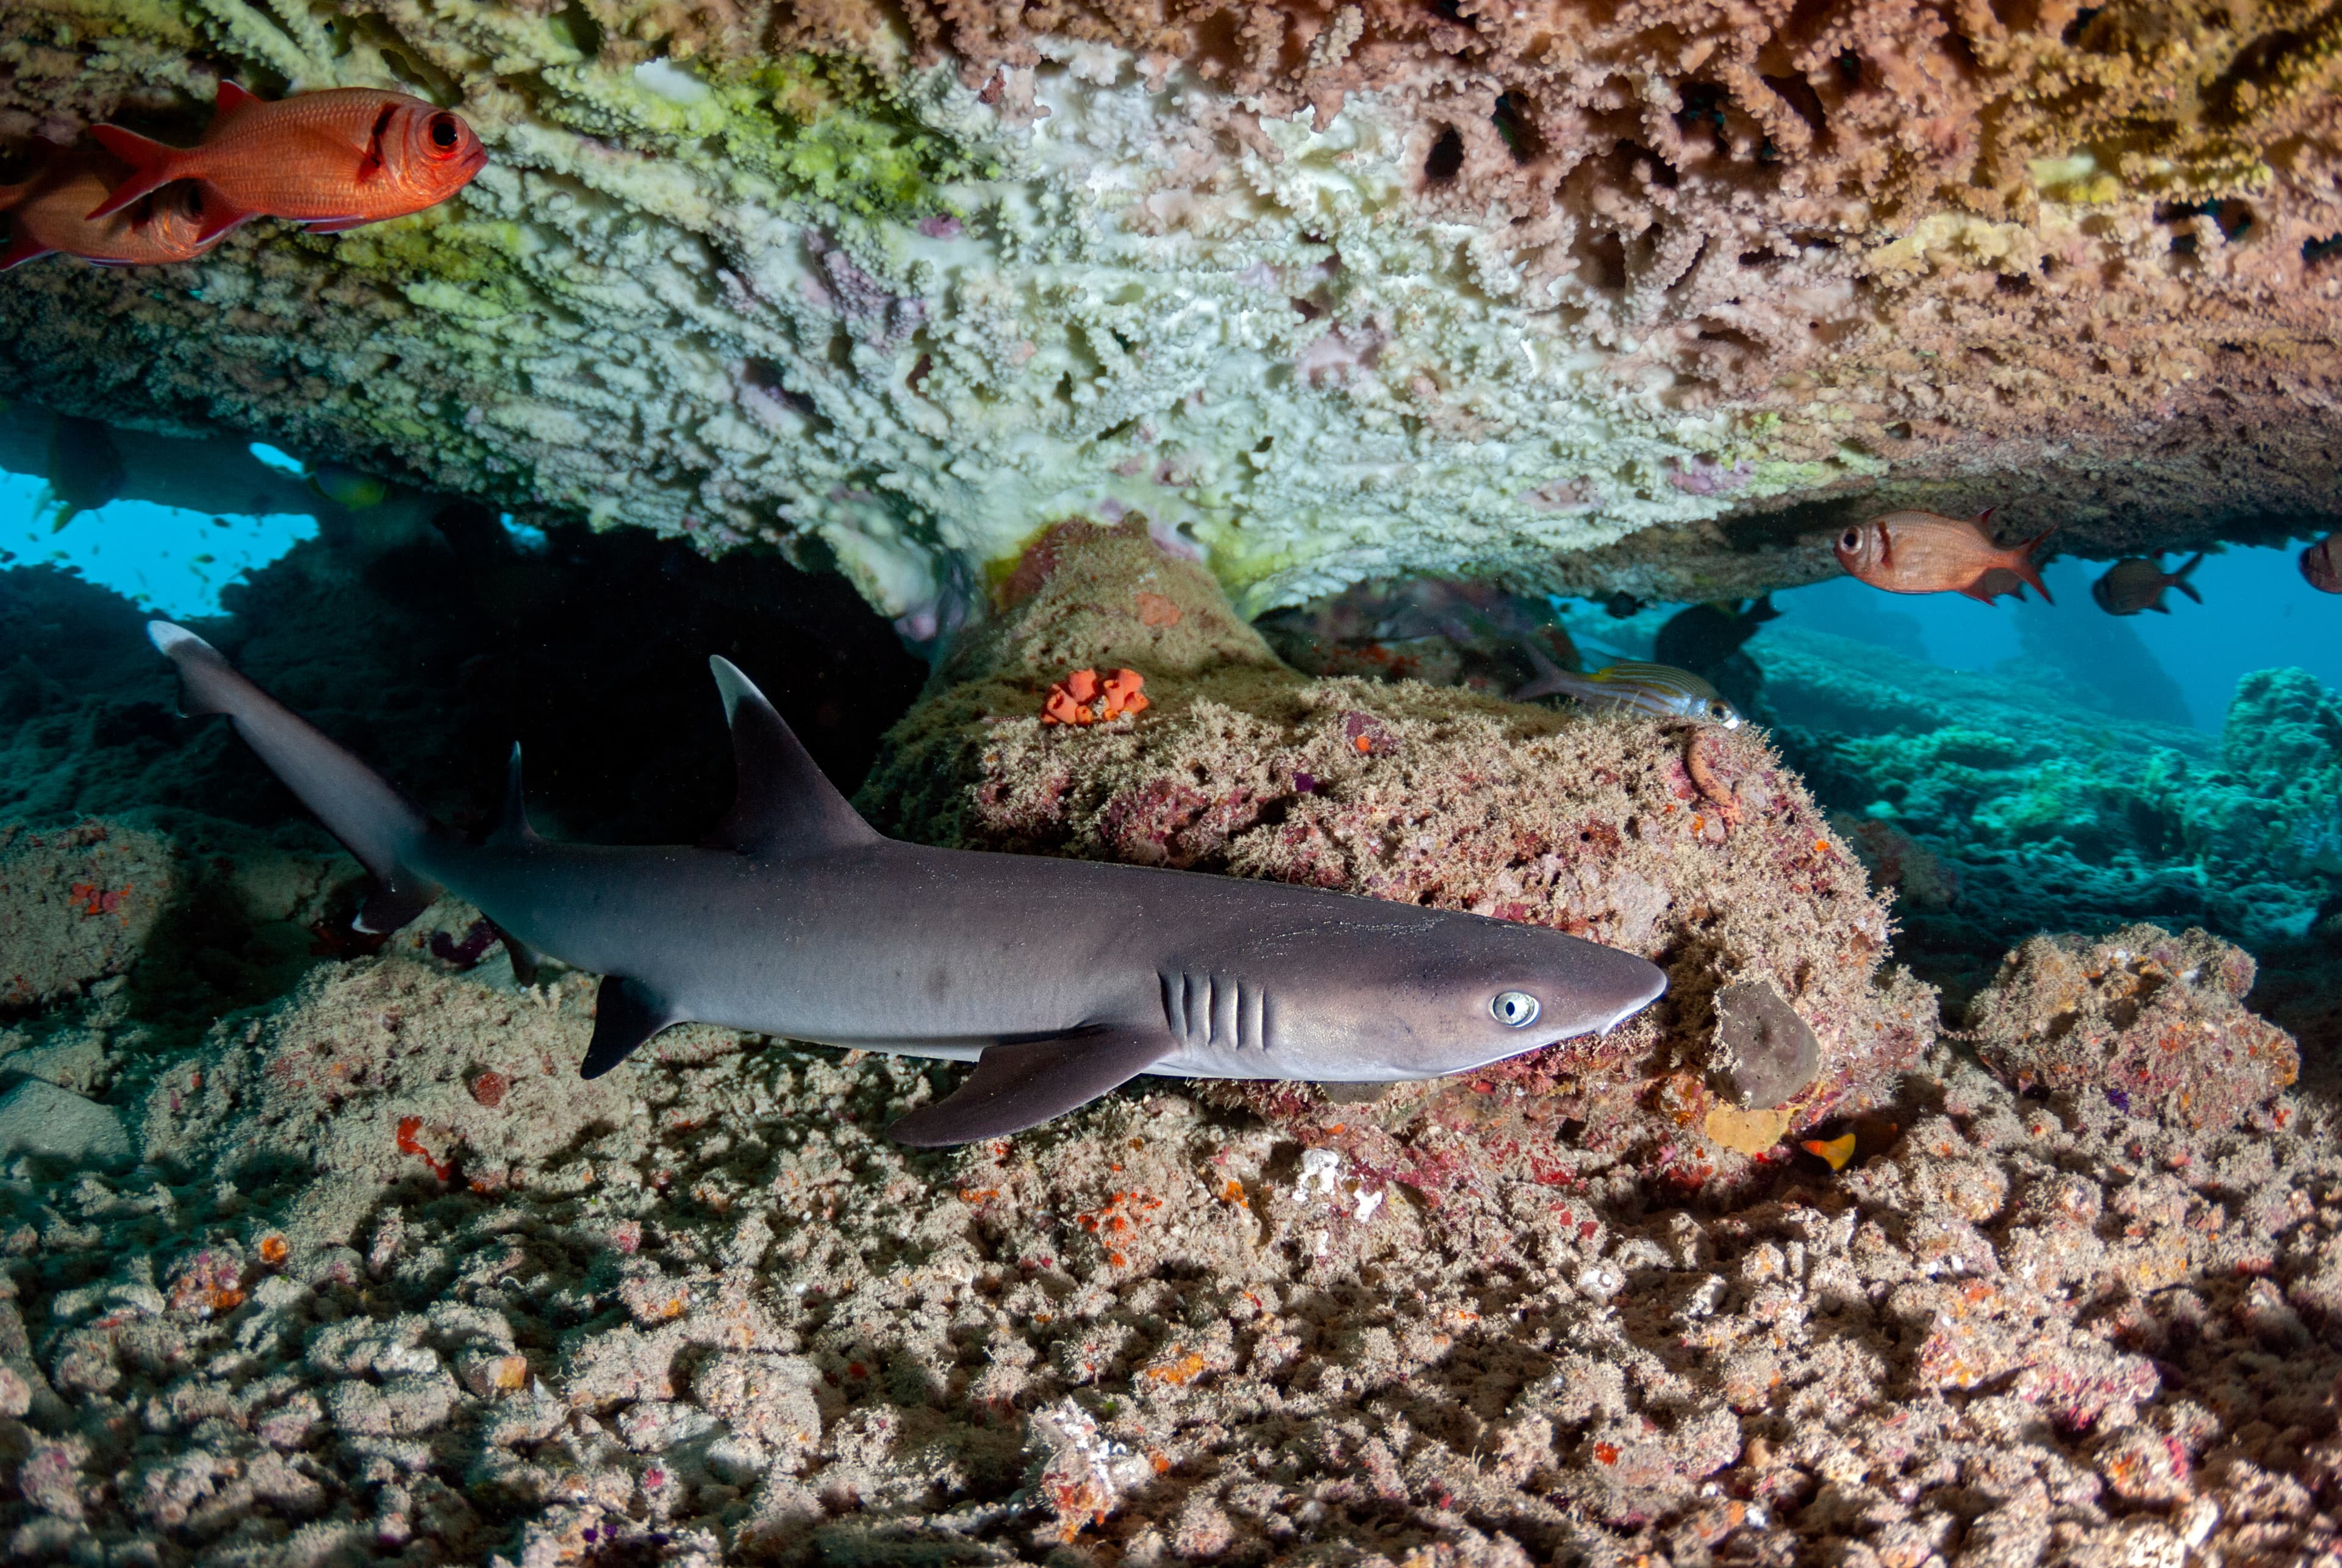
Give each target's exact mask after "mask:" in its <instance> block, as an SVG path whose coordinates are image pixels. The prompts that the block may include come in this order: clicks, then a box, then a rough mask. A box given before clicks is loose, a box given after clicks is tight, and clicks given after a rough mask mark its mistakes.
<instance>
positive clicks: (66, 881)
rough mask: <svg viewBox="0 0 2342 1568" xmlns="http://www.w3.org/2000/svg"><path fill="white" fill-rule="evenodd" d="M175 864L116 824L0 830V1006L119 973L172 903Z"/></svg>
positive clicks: (154, 839) (155, 842)
mask: <svg viewBox="0 0 2342 1568" xmlns="http://www.w3.org/2000/svg"><path fill="white" fill-rule="evenodd" d="M173 858H174V857H173V852H172V848H171V845H170V844H168V843H167V842H166V841H165V840H164V839H162V838H161V837H159V836H157V835H156V834H152V833H142V832H139V831H136V830H134V829H129V828H125V827H122V826H120V825H118V824H107V823H102V822H91V823H84V824H79V825H76V826H74V827H70V828H65V829H63V830H61V831H58V832H54V833H37V832H30V831H27V830H25V829H23V828H20V827H14V826H9V827H0V1008H25V1007H41V1006H45V1005H47V1004H51V1003H54V1002H58V1001H62V1000H64V999H65V998H67V997H70V996H75V995H78V994H80V993H81V992H82V990H83V988H84V987H85V986H87V985H88V984H90V983H91V982H92V981H95V980H101V979H104V978H105V977H106V976H107V975H111V974H123V973H125V971H127V970H128V969H129V968H130V966H131V965H132V964H135V963H136V962H137V960H138V958H139V956H140V955H141V954H143V953H144V952H145V945H146V943H147V941H148V939H149V938H150V937H151V936H152V935H153V934H154V932H155V923H156V921H157V920H158V919H159V918H160V917H161V915H162V914H163V912H164V910H165V908H166V907H168V905H169V904H170V903H171V899H172V894H173V889H174V884H175V868H174V865H173Z"/></svg>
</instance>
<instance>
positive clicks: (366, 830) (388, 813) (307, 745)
mask: <svg viewBox="0 0 2342 1568" xmlns="http://www.w3.org/2000/svg"><path fill="white" fill-rule="evenodd" d="M146 635H147V636H148V637H150V638H152V639H153V640H154V644H155V647H157V648H159V649H161V650H162V651H163V654H164V655H165V657H167V658H168V659H169V660H170V661H171V663H172V664H175V665H177V666H178V669H179V690H180V697H179V702H180V707H181V709H182V711H184V712H185V713H186V714H191V715H192V714H226V715H227V717H228V719H229V720H230V722H232V723H233V724H235V733H236V734H240V735H242V736H243V737H244V739H245V744H247V745H249V746H250V747H252V749H253V750H254V751H255V752H257V753H258V754H260V760H261V761H262V762H265V763H266V764H268V767H269V771H270V772H272V773H274V774H275V775H276V776H277V778H278V779H280V780H282V781H283V783H284V784H285V788H287V789H289V790H291V791H292V792H293V793H294V794H296V795H298V796H300V797H301V804H304V805H305V806H307V807H308V808H309V809H310V810H311V811H313V812H315V813H316V814H317V815H318V816H319V817H321V818H323V819H324V821H325V826H326V828H327V829H328V830H329V831H330V832H331V833H332V834H333V835H334V836H335V838H337V839H340V840H341V841H342V844H343V847H345V849H347V850H348V851H349V852H350V853H351V854H354V855H355V856H357V858H358V861H359V864H362V865H364V866H365V868H366V870H368V871H369V872H372V873H373V874H374V879H375V890H374V892H373V894H370V895H369V896H368V897H367V899H366V903H365V908H364V909H363V910H362V911H360V912H359V914H358V929H359V930H361V931H371V932H385V931H395V930H397V929H398V928H399V927H400V926H402V925H404V924H406V923H407V922H408V921H410V920H412V919H414V918H415V916H416V915H418V914H422V913H423V911H424V910H425V908H426V907H428V906H429V904H430V903H431V901H432V900H433V899H435V898H437V897H438V896H439V885H438V884H436V883H435V882H433V881H432V880H431V879H430V878H429V877H427V876H425V875H424V874H422V873H420V872H419V871H417V870H415V864H414V861H415V853H416V852H417V851H418V850H420V849H421V848H422V847H423V845H424V844H425V842H426V841H427V840H428V839H429V838H430V837H431V834H432V832H433V829H432V826H431V822H430V819H429V818H427V817H425V815H424V814H423V813H422V811H421V810H420V809H418V808H417V807H416V806H415V803H414V802H412V801H410V800H408V799H407V798H406V797H405V795H403V794H399V792H398V791H397V789H395V787H393V786H392V784H390V783H389V782H388V781H387V780H385V779H384V778H383V777H382V775H381V774H377V773H375V771H374V770H373V769H372V768H370V767H368V766H366V765H365V764H364V763H362V762H360V761H358V759H357V758H355V757H354V756H352V755H351V754H349V753H348V752H345V751H344V750H343V749H342V748H341V747H340V746H338V745H335V744H334V743H333V742H332V741H330V740H327V739H326V738H325V735H324V734H321V733H320V732H319V731H318V730H317V728H316V727H315V725H313V724H310V723H309V722H308V721H307V720H305V719H304V718H302V717H300V716H299V715H298V714H295V713H293V712H292V711H291V710H290V709H288V708H286V707H285V704H282V703H280V702H278V701H277V700H276V699H275V697H272V696H270V695H269V694H267V693H266V692H264V691H262V690H261V689H260V688H259V687H258V686H255V685H254V684H252V683H251V682H250V681H248V680H246V679H245V678H244V676H243V675H242V674H238V673H237V671H236V668H235V665H233V664H229V663H228V662H227V659H226V656H225V655H224V654H221V652H220V651H219V650H218V649H217V648H215V647H213V646H212V645H211V644H209V643H206V642H205V641H204V640H203V639H202V638H201V637H198V636H196V635H195V634H194V633H193V632H190V631H188V630H186V629H185V627H183V626H175V625H173V624H171V623H170V622H168V621H149V622H147V623H146Z"/></svg>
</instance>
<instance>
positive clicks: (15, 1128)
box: [0, 1078, 130, 1167]
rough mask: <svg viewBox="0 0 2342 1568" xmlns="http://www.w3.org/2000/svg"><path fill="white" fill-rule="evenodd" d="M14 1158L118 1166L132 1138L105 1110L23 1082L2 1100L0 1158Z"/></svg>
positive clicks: (63, 1092)
mask: <svg viewBox="0 0 2342 1568" xmlns="http://www.w3.org/2000/svg"><path fill="white" fill-rule="evenodd" d="M16 1154H38V1155H40V1156H42V1157H43V1158H45V1159H50V1160H55V1161H57V1162H58V1163H60V1164H65V1165H81V1166H91V1167H95V1166H105V1165H119V1164H125V1163H126V1162H127V1161H128V1160H129V1158H130V1134H127V1133H125V1132H124V1131H123V1128H122V1118H121V1117H120V1116H117V1115H115V1114H114V1113H113V1112H112V1111H110V1110H108V1109H107V1108H106V1107H105V1106H104V1105H100V1104H96V1103H95V1102H94V1101H91V1100H88V1099H85V1098H84V1097H83V1096H81V1095H79V1094H75V1093H73V1092H72V1091H71V1090H69V1089H60V1088H58V1087H57V1086H56V1085H55V1084H45V1083H43V1082H42V1081H40V1080H39V1079H37V1078H34V1079H27V1080H25V1082H23V1083H20V1084H17V1085H16V1086H15V1088H13V1089H11V1090H9V1091H8V1092H7V1093H6V1094H0V1157H8V1156H13V1155H16Z"/></svg>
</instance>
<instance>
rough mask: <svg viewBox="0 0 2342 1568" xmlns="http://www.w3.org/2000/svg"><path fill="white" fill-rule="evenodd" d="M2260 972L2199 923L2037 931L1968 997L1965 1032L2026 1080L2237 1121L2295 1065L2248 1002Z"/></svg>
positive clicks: (2176, 1118)
mask: <svg viewBox="0 0 2342 1568" xmlns="http://www.w3.org/2000/svg"><path fill="white" fill-rule="evenodd" d="M2254 975H2255V965H2254V962H2253V959H2252V956H2251V954H2247V953H2246V952H2245V951H2244V950H2243V949H2242V948H2239V947H2236V946H2233V945H2231V944H2228V943H2226V942H2222V941H2220V940H2219V939H2218V938H2217V937H2214V936H2211V935H2208V934H2206V933H2204V932H2201V931H2190V932H2188V933H2187V934H2185V935H2179V936H2175V935H2173V934H2171V933H2169V932H2167V931H2165V930H2163V929H2162V928H2161V927H2159V926H2153V925H2133V926H2128V927H2126V928H2125V929H2124V930H2121V931H2118V932H2116V933H2115V934H2112V935H2111V936H2107V937H2104V938H2100V939H2095V940H2094V939H2091V938H2087V937H2078V936H2049V935H2043V936H2036V937H2034V938H2032V939H2031V940H2030V941H2028V942H2027V943H2026V944H2025V945H2024V946H2023V947H2021V948H2019V949H2018V950H2017V952H2016V953H2014V954H2010V956H2009V958H2008V960H2007V962H2006V963H2005V964H2002V966H2001V972H2000V974H1999V977H1998V978H1997V979H1996V980H1995V981H1994V982H1993V984H1991V986H1989V987H1988V988H1987V989H1986V990H1985V991H1983V992H1981V993H1979V994H1977V997H1976V998H1975V999H1974V1000H1973V1001H1972V1002H1970V1003H1969V1004H1968V1017H1967V1023H1968V1034H1969V1037H1970V1038H1972V1039H1974V1040H1975V1041H1976V1043H1977V1049H1978V1052H1979V1054H1981V1055H1982V1056H1983V1057H1984V1059H1985V1061H1986V1063H1987V1064H1988V1065H1989V1066H1991V1067H1992V1068H1993V1070H1994V1071H1995V1072H1997V1073H1998V1074H2001V1075H2002V1076H2003V1077H2004V1078H2006V1079H2007V1080H2008V1081H2009V1082H2011V1083H2013V1084H2017V1086H2018V1087H2019V1088H2032V1087H2035V1086H2038V1087H2040V1088H2043V1089H2047V1090H2048V1091H2049V1092H2050V1093H2052V1094H2063V1095H2067V1096H2070V1097H2081V1096H2087V1095H2097V1096H2101V1097H2103V1098H2104V1099H2105V1100H2106V1102H2107V1104H2110V1105H2112V1106H2113V1107H2114V1108H2115V1109H2117V1110H2118V1111H2120V1112H2122V1113H2124V1114H2127V1115H2136V1116H2142V1117H2144V1116H2150V1115H2159V1116H2160V1117H2161V1118H2162V1119H2163V1120H2164V1121H2166V1122H2167V1123H2172V1124H2180V1125H2185V1126H2187V1127H2190V1128H2215V1129H2217V1128H2224V1127H2231V1126H2234V1125H2236V1124H2238V1123H2239V1122H2241V1121H2243V1120H2244V1119H2245V1118H2246V1117H2247V1115H2249V1114H2253V1113H2255V1112H2257V1111H2258V1110H2260V1109H2261V1107H2263V1106H2265V1105H2266V1104H2268V1102H2269V1101H2270V1100H2271V1099H2272V1097H2274V1096H2275V1095H2276V1094H2277V1093H2278V1092H2279V1091H2280V1090H2282V1089H2285V1088H2287V1086H2289V1085H2290V1084H2292V1083H2293V1081H2294V1079H2295V1077H2296V1076H2297V1074H2299V1072H2300V1070H2301V1057H2300V1054H2299V1052H2298V1051H2297V1049H2296V1047H2295V1044H2294V1041H2293V1037H2292V1036H2291V1035H2289V1034H2287V1033H2286V1032H2285V1031H2284V1030H2282V1029H2279V1028H2278V1027H2277V1025H2276V1024H2271V1023H2269V1022H2267V1020H2265V1019H2263V1018H2261V1017H2259V1016H2258V1015H2257V1014H2254V1013H2253V1012H2251V1011H2250V1010H2249V1009H2247V1007H2246V1006H2245V1005H2244V1002H2243V998H2244V996H2245V995H2246V994H2247V993H2248V992H2250V991H2251V990H2252V987H2253V980H2254Z"/></svg>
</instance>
